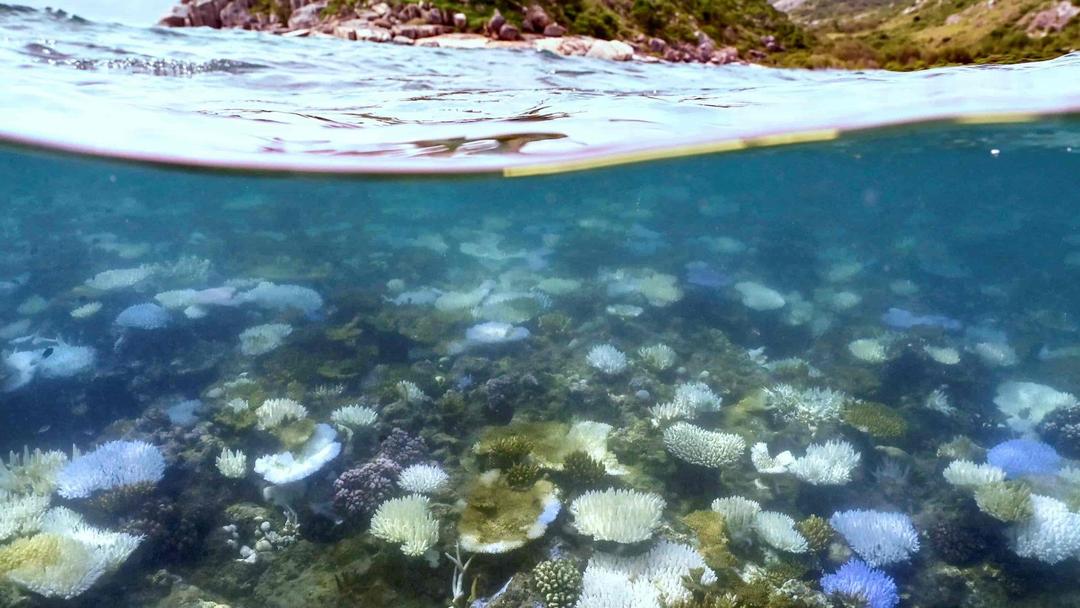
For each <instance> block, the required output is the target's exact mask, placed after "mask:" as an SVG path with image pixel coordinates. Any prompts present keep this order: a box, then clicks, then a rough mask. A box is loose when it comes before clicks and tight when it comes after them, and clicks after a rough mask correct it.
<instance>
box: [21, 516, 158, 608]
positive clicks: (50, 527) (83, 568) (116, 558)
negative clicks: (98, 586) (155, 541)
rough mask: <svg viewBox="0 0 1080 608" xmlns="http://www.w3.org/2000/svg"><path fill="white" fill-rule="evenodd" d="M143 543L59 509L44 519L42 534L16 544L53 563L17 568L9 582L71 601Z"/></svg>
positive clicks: (129, 535) (40, 593)
mask: <svg viewBox="0 0 1080 608" xmlns="http://www.w3.org/2000/svg"><path fill="white" fill-rule="evenodd" d="M141 541H142V537H141V536H133V535H131V534H125V533H122V532H110V531H108V530H101V529H98V528H95V527H93V526H90V525H88V524H86V522H84V521H83V519H82V516H81V515H79V514H78V513H75V512H74V511H71V510H70V509H66V508H63V507H57V508H54V509H50V510H49V511H48V512H47V513H45V515H44V516H43V517H42V518H41V533H40V534H37V535H35V536H32V537H28V538H24V539H19V540H18V541H15V542H19V543H24V544H25V545H26V546H27V548H28V549H29V547H31V546H32V547H34V549H30V550H32V551H34V550H36V551H39V552H46V553H48V554H49V555H50V556H51V559H50V560H49V562H48V563H47V564H44V565H41V564H34V565H32V566H31V565H27V566H16V567H15V568H14V569H12V570H10V571H9V572H7V578H8V580H10V581H12V582H14V583H16V584H18V585H20V586H21V587H23V588H25V589H28V590H30V591H33V592H34V593H37V594H39V595H42V596H45V597H59V598H64V599H71V598H73V597H75V596H77V595H80V594H82V593H83V592H85V591H86V590H88V589H89V588H90V587H92V586H93V585H94V583H95V582H97V580H98V579H99V578H101V576H102V575H103V574H105V573H106V572H108V571H110V570H115V569H116V568H118V567H120V565H121V564H123V563H124V561H125V560H127V558H128V556H130V555H131V553H132V552H133V551H134V550H135V549H136V548H137V547H138V546H139V543H140V542H141Z"/></svg>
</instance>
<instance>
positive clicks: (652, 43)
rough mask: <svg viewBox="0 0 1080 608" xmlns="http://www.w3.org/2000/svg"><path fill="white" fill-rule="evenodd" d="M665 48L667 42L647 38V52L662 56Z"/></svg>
mask: <svg viewBox="0 0 1080 608" xmlns="http://www.w3.org/2000/svg"><path fill="white" fill-rule="evenodd" d="M667 48H668V45H667V42H664V40H663V39H662V38H649V50H650V51H652V52H653V53H660V54H663V53H664V51H666V50H667Z"/></svg>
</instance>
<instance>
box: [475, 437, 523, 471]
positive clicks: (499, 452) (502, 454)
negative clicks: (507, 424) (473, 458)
mask: <svg viewBox="0 0 1080 608" xmlns="http://www.w3.org/2000/svg"><path fill="white" fill-rule="evenodd" d="M532 450H533V442H532V441H529V440H528V439H527V438H526V437H524V436H523V435H510V436H508V437H500V438H498V439H496V440H494V441H492V442H491V443H490V444H488V445H487V451H486V456H487V462H488V465H489V466H491V467H493V468H496V469H509V468H510V467H513V466H514V465H515V464H519V463H521V462H523V461H524V460H525V459H526V458H528V457H529V454H530V453H532Z"/></svg>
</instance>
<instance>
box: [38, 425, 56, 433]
mask: <svg viewBox="0 0 1080 608" xmlns="http://www.w3.org/2000/svg"><path fill="white" fill-rule="evenodd" d="M51 428H52V425H51V424H46V425H45V426H43V427H41V428H40V429H38V430H37V434H38V435H41V434H42V433H48V432H49V429H51Z"/></svg>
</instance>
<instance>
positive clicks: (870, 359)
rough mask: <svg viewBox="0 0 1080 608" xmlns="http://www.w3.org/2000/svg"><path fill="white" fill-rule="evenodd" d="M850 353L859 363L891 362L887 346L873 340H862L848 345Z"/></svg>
mask: <svg viewBox="0 0 1080 608" xmlns="http://www.w3.org/2000/svg"><path fill="white" fill-rule="evenodd" d="M848 352H850V353H851V355H852V356H853V357H855V358H856V359H858V360H859V361H865V362H867V363H884V362H885V361H888V360H889V354H888V352H887V351H886V349H885V344H884V343H883V342H882V341H881V340H875V339H873V338H861V339H859V340H853V341H851V342H849V343H848Z"/></svg>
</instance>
